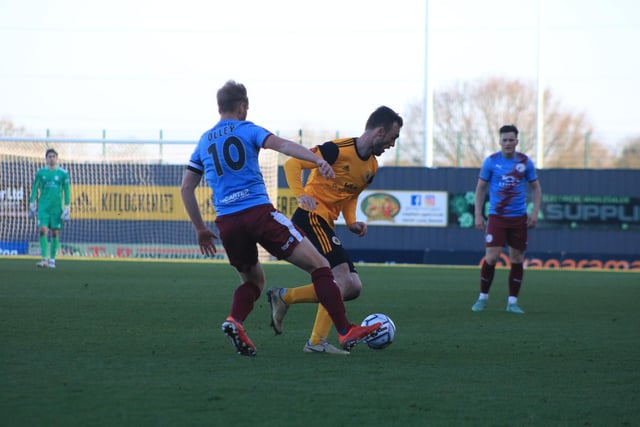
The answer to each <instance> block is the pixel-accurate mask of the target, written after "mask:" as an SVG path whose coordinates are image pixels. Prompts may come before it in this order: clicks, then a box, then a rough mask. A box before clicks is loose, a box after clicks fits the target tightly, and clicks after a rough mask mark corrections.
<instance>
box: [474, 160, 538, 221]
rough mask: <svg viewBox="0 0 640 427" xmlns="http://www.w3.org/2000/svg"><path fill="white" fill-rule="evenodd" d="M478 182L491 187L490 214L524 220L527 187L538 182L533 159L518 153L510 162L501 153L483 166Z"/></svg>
mask: <svg viewBox="0 0 640 427" xmlns="http://www.w3.org/2000/svg"><path fill="white" fill-rule="evenodd" d="M479 178H480V179H481V180H483V181H487V182H488V183H489V214H490V215H500V216H521V215H525V214H526V213H527V183H528V182H533V181H535V180H537V179H538V176H537V175H536V169H535V167H534V165H533V162H532V161H531V159H530V158H529V157H528V156H527V155H525V154H523V153H518V152H516V153H515V155H514V156H513V158H511V159H507V158H505V157H504V156H503V155H502V152H501V151H498V152H497V153H493V154H492V155H490V156H489V157H487V158H486V159H485V160H484V162H482V168H481V169H480V176H479Z"/></svg>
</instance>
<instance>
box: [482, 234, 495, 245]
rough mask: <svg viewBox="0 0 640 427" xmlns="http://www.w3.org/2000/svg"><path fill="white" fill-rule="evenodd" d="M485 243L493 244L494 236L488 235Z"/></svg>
mask: <svg viewBox="0 0 640 427" xmlns="http://www.w3.org/2000/svg"><path fill="white" fill-rule="evenodd" d="M484 241H485V242H487V243H491V242H493V234H487V235H486V236H484Z"/></svg>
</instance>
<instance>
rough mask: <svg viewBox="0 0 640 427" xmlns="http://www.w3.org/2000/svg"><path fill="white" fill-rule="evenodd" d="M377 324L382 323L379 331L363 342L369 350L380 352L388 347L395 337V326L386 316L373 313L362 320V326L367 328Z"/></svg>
mask: <svg viewBox="0 0 640 427" xmlns="http://www.w3.org/2000/svg"><path fill="white" fill-rule="evenodd" d="M377 322H380V323H382V326H381V327H380V330H379V331H378V333H377V334H376V335H373V336H370V337H369V338H365V340H364V342H365V343H366V344H367V345H368V346H369V348H371V349H374V350H382V349H383V348H387V347H389V346H390V345H391V343H392V342H393V339H394V338H395V336H396V325H395V323H393V320H391V318H390V317H389V316H387V315H386V314H382V313H374V314H370V315H368V316H367V317H365V318H364V320H363V321H362V326H369V325H372V324H374V323H377Z"/></svg>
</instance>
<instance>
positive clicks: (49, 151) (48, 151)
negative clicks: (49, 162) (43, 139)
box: [44, 148, 58, 157]
mask: <svg viewBox="0 0 640 427" xmlns="http://www.w3.org/2000/svg"><path fill="white" fill-rule="evenodd" d="M49 153H53V154H55V155H56V157H58V152H57V151H56V150H54V149H53V148H49V149H48V150H47V152H46V153H44V157H47V156H48V155H49Z"/></svg>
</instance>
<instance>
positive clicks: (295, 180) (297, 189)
mask: <svg viewBox="0 0 640 427" xmlns="http://www.w3.org/2000/svg"><path fill="white" fill-rule="evenodd" d="M311 151H312V152H314V153H315V154H316V155H318V150H317V147H314V148H312V149H311ZM317 167H318V165H316V164H315V163H312V162H307V161H306V160H300V159H296V158H295V157H291V158H289V160H287V161H286V162H284V165H283V168H284V175H285V177H286V179H287V184H288V185H289V188H290V189H291V191H292V192H293V195H294V196H295V197H296V198H298V197H300V196H303V195H304V194H305V193H304V187H303V185H302V171H303V170H309V169H315V168H317Z"/></svg>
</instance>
